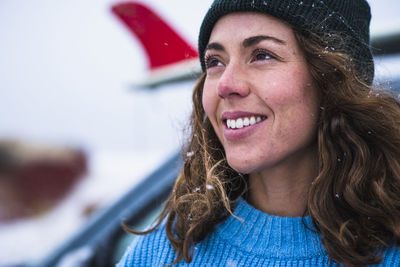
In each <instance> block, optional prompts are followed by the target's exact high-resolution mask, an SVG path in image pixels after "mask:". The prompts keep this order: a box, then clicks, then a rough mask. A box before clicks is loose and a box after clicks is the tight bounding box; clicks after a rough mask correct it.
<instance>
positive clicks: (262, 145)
mask: <svg viewBox="0 0 400 267" xmlns="http://www.w3.org/2000/svg"><path fill="white" fill-rule="evenodd" d="M205 60H206V68H207V76H206V80H205V84H204V89H203V106H204V110H205V112H206V114H207V116H208V118H209V119H210V121H211V123H212V125H213V127H214V130H215V132H216V134H217V136H218V138H219V140H220V141H221V143H222V145H223V147H224V149H225V153H226V157H227V160H228V163H229V165H230V166H231V167H232V168H233V169H235V170H236V171H238V172H241V173H254V172H258V171H262V170H267V169H269V168H273V167H277V166H281V167H285V168H286V167H289V168H290V167H295V166H296V165H295V164H301V162H302V161H303V160H304V159H305V158H308V159H309V158H310V156H311V158H314V157H312V156H313V155H315V153H316V149H315V147H316V145H315V144H316V123H317V118H318V111H319V108H318V107H319V105H318V93H317V89H316V88H315V86H314V84H313V81H312V78H311V75H310V73H309V70H308V65H307V63H306V60H305V58H304V56H303V54H302V52H301V50H300V48H299V45H298V43H297V41H296V38H295V36H294V33H293V31H292V29H291V28H290V27H289V26H288V25H287V24H285V23H284V22H282V21H280V20H278V19H276V18H274V17H271V16H267V15H264V14H258V13H247V12H246V13H233V14H229V15H226V16H224V17H222V18H221V19H220V20H219V21H218V22H217V23H216V25H215V27H214V29H213V31H212V34H211V37H210V41H209V43H208V46H207V48H206V53H205Z"/></svg>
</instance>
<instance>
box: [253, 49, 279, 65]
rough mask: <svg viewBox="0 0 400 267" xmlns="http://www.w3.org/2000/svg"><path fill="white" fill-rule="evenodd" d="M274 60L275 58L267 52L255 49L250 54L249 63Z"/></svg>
mask: <svg viewBox="0 0 400 267" xmlns="http://www.w3.org/2000/svg"><path fill="white" fill-rule="evenodd" d="M274 58H275V57H274V56H272V55H271V53H269V52H268V51H266V50H264V49H256V50H254V52H253V54H252V57H251V61H252V62H253V61H260V60H270V59H274Z"/></svg>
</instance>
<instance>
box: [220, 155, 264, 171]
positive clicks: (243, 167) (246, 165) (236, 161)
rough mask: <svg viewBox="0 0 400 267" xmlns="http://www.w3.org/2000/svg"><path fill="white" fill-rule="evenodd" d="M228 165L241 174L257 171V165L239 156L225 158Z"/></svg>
mask: <svg viewBox="0 0 400 267" xmlns="http://www.w3.org/2000/svg"><path fill="white" fill-rule="evenodd" d="M227 162H228V165H229V166H230V167H231V168H232V169H234V170H235V171H237V172H239V173H242V174H250V173H253V172H255V171H257V166H253V165H254V161H252V160H249V159H244V158H243V157H241V158H231V157H228V158H227Z"/></svg>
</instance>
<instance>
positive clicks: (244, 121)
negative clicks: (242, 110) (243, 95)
mask: <svg viewBox="0 0 400 267" xmlns="http://www.w3.org/2000/svg"><path fill="white" fill-rule="evenodd" d="M243 125H244V126H249V125H250V120H249V118H247V117H246V118H244V120H243Z"/></svg>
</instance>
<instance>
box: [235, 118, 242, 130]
mask: <svg viewBox="0 0 400 267" xmlns="http://www.w3.org/2000/svg"><path fill="white" fill-rule="evenodd" d="M236 128H238V129H240V128H243V120H242V119H237V120H236Z"/></svg>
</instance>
